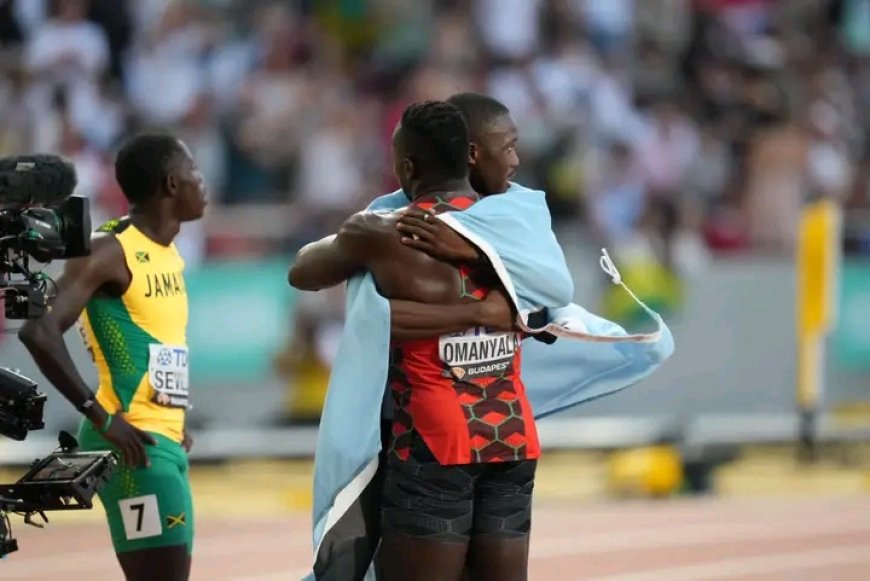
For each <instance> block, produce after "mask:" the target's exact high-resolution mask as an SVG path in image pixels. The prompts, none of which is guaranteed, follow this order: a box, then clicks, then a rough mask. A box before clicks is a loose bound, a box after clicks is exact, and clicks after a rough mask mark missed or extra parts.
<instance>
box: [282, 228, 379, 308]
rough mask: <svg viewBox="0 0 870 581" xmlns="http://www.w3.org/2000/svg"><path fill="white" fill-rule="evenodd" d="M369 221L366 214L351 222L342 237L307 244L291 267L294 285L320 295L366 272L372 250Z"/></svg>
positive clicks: (339, 232)
mask: <svg viewBox="0 0 870 581" xmlns="http://www.w3.org/2000/svg"><path fill="white" fill-rule="evenodd" d="M370 234H371V229H370V225H369V220H368V219H367V217H366V216H365V214H364V213H362V212H361V213H359V214H354V215H353V216H351V217H350V218H348V219H347V220H346V221H345V223H344V224H342V226H341V229H340V230H339V231H338V234H333V235H332V236H327V237H326V238H323V239H322V240H318V241H317V242H312V243H311V244H307V245H306V246H304V247H303V248H302V250H300V251H299V252H298V253H297V255H296V261H295V262H294V263H293V266H291V267H290V273H289V275H288V280H289V282H290V285H291V286H293V287H296V288H298V289H299V290H304V291H317V290H321V289H324V288H328V287H331V286H335V285H337V284H340V283H342V282H344V281H346V280H347V279H349V278H350V277H352V276H353V275H354V274H356V273H357V272H360V271H361V270H365V268H366V264H367V261H368V258H369V253H370V250H371V246H370V245H369V244H368V242H369V240H368V238H370Z"/></svg>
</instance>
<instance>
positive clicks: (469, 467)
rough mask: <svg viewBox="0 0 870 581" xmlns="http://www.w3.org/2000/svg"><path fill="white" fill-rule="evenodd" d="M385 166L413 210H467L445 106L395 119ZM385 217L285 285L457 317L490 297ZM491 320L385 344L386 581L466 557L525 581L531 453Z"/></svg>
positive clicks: (508, 360) (424, 106)
mask: <svg viewBox="0 0 870 581" xmlns="http://www.w3.org/2000/svg"><path fill="white" fill-rule="evenodd" d="M393 154H394V155H393V157H394V166H395V170H396V174H397V177H398V178H399V180H400V182H401V183H402V187H403V188H404V190H405V192H408V193H409V194H410V197H411V198H412V200H413V205H414V206H416V207H418V208H420V209H423V210H428V211H430V212H433V213H438V212H442V211H455V210H462V209H464V208H467V207H468V206H470V205H471V204H473V203H474V202H475V201H476V200H477V194H475V193H474V191H473V190H472V188H471V186H470V184H469V181H468V165H467V163H468V158H469V137H468V128H467V126H466V123H465V121H464V119H463V117H462V114H461V112H460V111H459V110H458V109H456V108H455V107H454V106H452V105H449V104H447V103H441V102H425V103H420V104H415V105H412V106H411V107H409V108H408V109H407V110H406V111H405V113H404V115H403V117H402V121H401V123H400V125H399V127H398V128H397V130H396V133H395V135H394V138H393ZM397 218H398V216H397V215H396V214H392V215H385V214H375V213H365V212H364V213H360V214H356V215H354V216H352V217H351V218H349V219H348V220H347V222H345V224H344V225H343V226H342V228H341V230H340V232H339V233H338V235H336V236H335V237H330V238H328V239H325V240H323V241H320V242H317V243H314V244H312V245H309V246H308V247H306V248H304V249H303V250H302V251H300V253H299V256H298V257H297V261H296V262H295V264H294V266H293V268H292V269H291V273H290V281H291V284H293V285H294V286H296V287H297V288H300V289H303V290H318V289H321V288H325V287H328V286H332V285H335V284H338V283H340V282H343V281H344V280H346V279H347V278H349V277H350V276H352V275H354V274H356V273H357V272H360V271H362V270H368V271H370V272H371V273H372V274H373V276H374V278H375V280H376V282H377V285H378V289H379V290H380V292H381V293H382V294H383V295H384V296H386V297H388V298H390V299H393V300H394V301H414V302H417V303H427V304H432V305H436V304H440V305H445V304H456V305H457V306H459V305H462V304H465V303H486V302H488V301H492V300H493V297H498V296H500V295H499V293H500V292H501V289H500V283H499V282H498V280H497V279H496V278H495V276H494V274H493V272H492V269H491V267H488V265H485V266H483V267H481V266H480V265H479V264H478V265H477V267H476V268H474V269H471V268H468V267H462V266H458V267H457V265H453V264H449V263H445V262H440V261H438V260H435V259H433V258H431V257H429V256H428V255H426V254H424V253H421V252H418V251H416V250H414V249H412V248H410V247H408V246H407V245H404V244H402V242H401V239H400V235H399V234H398V233H397V230H396V220H397ZM484 264H485V263H484ZM481 299H483V300H481ZM502 301H503V302H502V305H504V299H503V297H502ZM465 310H468V309H465ZM484 312H486V311H485V310H481V311H479V313H484ZM492 313H493V314H495V313H498V316H497V317H496V316H494V317H493V320H491V321H490V320H486V317H483V316H481V317H480V318H479V319H478V320H475V321H473V322H471V324H475V323H482V324H481V325H480V326H479V327H476V328H471V329H468V330H466V331H464V332H461V333H455V334H450V335H442V336H437V338H428V339H427V338H423V337H424V336H423V337H420V338H412V337H410V336H405V337H402V336H397V335H394V336H393V344H392V354H391V362H390V363H391V371H390V389H391V392H392V394H393V398H394V402H395V410H394V416H393V417H394V419H393V429H392V437H391V439H390V440H391V441H390V450H389V453H388V459H387V470H386V475H385V481H384V487H383V506H382V508H383V510H382V526H383V539H382V545H381V563H382V574H383V578H385V579H387V580H388V581H389V580H393V579H395V580H402V581H413V580H415V579H420V580H422V579H425V580H440V579H445V580H447V579H449V580H455V579H459V578H460V577H461V575H462V572H463V569H464V567H465V564H466V554H467V553H468V551H469V548H471V552H472V553H473V554H474V555H475V558H474V559H473V562H472V563H471V568H470V570H469V574H470V577H471V578H473V579H504V580H508V581H510V580H513V579H525V578H526V562H527V555H528V533H529V528H530V510H531V496H532V488H533V479H534V472H535V459H536V458H537V457H538V454H539V444H538V438H537V433H536V431H535V426H534V421H533V418H532V414H531V410H530V408H529V404H528V401H527V399H526V395H525V388H524V386H523V384H522V381H521V380H520V379H519V367H520V362H519V357H520V351H521V348H520V340H521V337H520V336H519V335H517V334H516V333H515V332H514V331H513V330H512V319H513V317H512V313H511V312H510V310H509V309H505V308H502V309H493V310H492ZM436 335H437V334H435V333H432V334H430V335H429V336H430V337H432V336H436Z"/></svg>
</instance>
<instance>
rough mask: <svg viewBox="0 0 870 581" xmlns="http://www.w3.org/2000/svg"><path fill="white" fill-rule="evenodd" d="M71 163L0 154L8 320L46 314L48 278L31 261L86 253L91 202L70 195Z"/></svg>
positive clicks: (1, 253)
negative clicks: (2, 156)
mask: <svg viewBox="0 0 870 581" xmlns="http://www.w3.org/2000/svg"><path fill="white" fill-rule="evenodd" d="M76 182H77V178H76V173H75V168H74V167H73V166H72V164H71V163H69V162H68V161H65V160H64V159H62V158H60V157H58V156H56V155H26V156H16V157H4V158H0V295H2V296H0V298H5V301H4V302H5V313H6V318H7V319H35V318H38V317H41V316H42V315H43V314H44V313H45V309H46V304H47V300H48V297H47V296H46V291H47V288H48V282H49V280H48V278H47V277H46V276H45V275H43V274H42V273H41V271H40V270H38V269H32V268H31V261H34V262H36V263H40V264H47V263H49V262H51V261H52V260H60V259H65V258H75V257H77V256H87V255H88V254H90V251H91V242H90V240H91V239H90V236H91V220H90V206H89V203H88V199H87V198H82V197H76V196H73V195H72V193H73V190H75V186H76Z"/></svg>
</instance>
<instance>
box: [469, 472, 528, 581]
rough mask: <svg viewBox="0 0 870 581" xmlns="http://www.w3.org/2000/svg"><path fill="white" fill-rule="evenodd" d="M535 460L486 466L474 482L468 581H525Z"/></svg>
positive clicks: (526, 576)
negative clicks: (489, 580) (492, 580)
mask: <svg viewBox="0 0 870 581" xmlns="http://www.w3.org/2000/svg"><path fill="white" fill-rule="evenodd" d="M535 468H536V461H534V460H525V461H522V462H505V463H498V464H488V465H486V467H485V469H484V472H483V473H482V474H481V477H480V479H479V480H478V481H477V487H476V491H475V499H474V524H473V527H472V533H471V544H470V547H469V559H468V579H469V581H478V580H480V581H483V580H486V579H499V580H500V581H525V580H526V579H527V578H528V566H529V532H530V530H531V525H532V490H533V489H534V481H535Z"/></svg>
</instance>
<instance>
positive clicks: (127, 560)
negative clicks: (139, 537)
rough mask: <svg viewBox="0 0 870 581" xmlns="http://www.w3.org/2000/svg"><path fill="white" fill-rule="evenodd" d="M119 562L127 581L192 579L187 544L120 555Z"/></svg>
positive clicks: (181, 580)
mask: <svg viewBox="0 0 870 581" xmlns="http://www.w3.org/2000/svg"><path fill="white" fill-rule="evenodd" d="M118 561H119V562H120V563H121V569H123V570H124V577H126V579H127V581H154V580H155V579H160V580H161V581H164V580H165V581H187V579H189V578H190V555H189V554H188V552H187V545H186V544H184V545H175V546H173V547H153V548H151V549H141V550H139V551H128V552H126V553H118Z"/></svg>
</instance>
